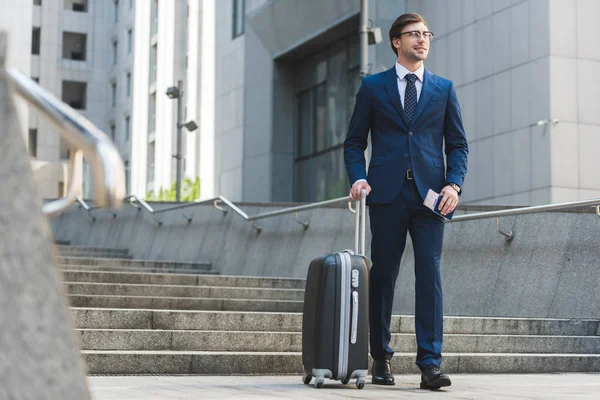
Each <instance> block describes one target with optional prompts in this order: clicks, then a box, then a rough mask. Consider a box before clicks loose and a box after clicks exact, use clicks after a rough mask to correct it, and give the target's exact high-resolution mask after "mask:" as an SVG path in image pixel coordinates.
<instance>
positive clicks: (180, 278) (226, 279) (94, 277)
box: [63, 270, 306, 289]
mask: <svg viewBox="0 0 600 400" xmlns="http://www.w3.org/2000/svg"><path fill="white" fill-rule="evenodd" d="M63 280H64V281H66V282H97V283H137V284H144V285H192V286H228V287H234V286H235V287H262V288H273V289H304V285H305V283H306V281H305V280H304V279H294V278H263V277H251V276H246V277H244V276H228V275H216V276H215V275H205V274H202V275H200V274H162V273H141V272H139V273H138V272H136V273H132V272H90V271H67V270H64V271H63Z"/></svg>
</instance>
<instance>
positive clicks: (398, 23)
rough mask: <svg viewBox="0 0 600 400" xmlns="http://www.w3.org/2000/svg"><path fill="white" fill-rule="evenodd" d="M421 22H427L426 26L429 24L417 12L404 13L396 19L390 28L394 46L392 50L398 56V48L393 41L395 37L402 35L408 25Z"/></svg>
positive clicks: (391, 43)
mask: <svg viewBox="0 0 600 400" xmlns="http://www.w3.org/2000/svg"><path fill="white" fill-rule="evenodd" d="M419 22H422V23H424V24H425V26H427V22H425V19H424V18H423V17H421V16H420V15H419V14H416V13H406V14H402V15H401V16H399V17H398V18H397V19H396V20H395V21H394V23H393V24H392V27H391V28H390V45H391V46H392V50H393V51H394V53H395V54H396V56H397V55H398V50H397V49H396V48H395V47H394V43H393V42H392V41H393V40H394V38H399V37H400V34H401V33H402V30H403V29H404V27H405V26H406V25H410V24H416V23H419Z"/></svg>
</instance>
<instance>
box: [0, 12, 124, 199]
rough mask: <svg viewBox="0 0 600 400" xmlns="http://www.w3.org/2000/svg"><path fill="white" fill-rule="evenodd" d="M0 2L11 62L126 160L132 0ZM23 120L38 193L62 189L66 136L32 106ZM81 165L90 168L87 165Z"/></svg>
mask: <svg viewBox="0 0 600 400" xmlns="http://www.w3.org/2000/svg"><path fill="white" fill-rule="evenodd" d="M15 4H18V5H15ZM0 9H1V10H2V12H1V13H0V14H1V15H2V16H3V21H2V23H1V24H0V28H1V29H4V30H6V31H7V32H8V35H9V43H11V49H10V50H11V51H10V53H11V57H15V59H14V60H13V62H11V64H10V65H12V66H14V67H15V68H17V69H19V70H21V71H22V72H23V73H25V74H27V75H29V76H31V77H32V78H33V79H34V80H36V81H37V82H39V84H40V85H41V86H42V87H43V88H45V89H46V90H48V91H50V92H51V93H53V94H54V95H55V96H57V97H58V98H59V99H61V100H62V101H64V102H65V103H67V104H69V105H70V106H71V107H73V108H74V109H76V110H77V111H79V112H80V113H81V114H83V115H84V116H85V117H86V118H88V119H89V120H90V121H92V122H93V123H94V124H95V125H96V126H98V127H99V128H100V129H102V130H103V131H105V132H106V133H107V134H109V135H110V136H111V137H112V138H113V139H114V141H115V143H117V145H118V146H119V149H120V152H121V154H122V156H123V158H124V161H125V165H126V166H127V165H128V157H129V152H130V150H129V149H130V140H129V137H130V132H131V103H132V97H131V94H132V89H131V88H132V85H131V81H132V73H133V71H132V64H133V15H134V2H133V0H120V1H119V0H110V1H91V0H31V1H29V0H27V1H25V0H23V1H19V2H14V1H13V2H9V1H3V3H2V4H0ZM22 125H23V126H24V127H25V132H24V135H25V138H26V141H27V144H28V148H29V154H30V156H31V157H32V168H33V170H34V177H35V179H36V182H37V183H38V187H39V192H40V195H41V196H42V197H44V198H56V197H59V196H62V195H64V194H65V191H66V189H67V186H68V179H69V178H68V177H69V162H68V159H69V153H70V151H69V148H68V146H67V144H66V142H65V141H63V140H62V139H61V138H60V136H59V134H58V133H57V132H56V130H55V129H54V128H53V127H52V125H51V124H50V123H49V122H48V121H47V120H45V119H44V118H43V117H41V116H38V114H37V112H35V111H29V112H28V115H27V116H26V117H25V118H23V119H22ZM85 173H86V175H88V176H89V173H90V171H89V169H86V171H85ZM86 181H87V180H86ZM85 190H86V191H88V190H89V188H88V187H87V186H86V188H85Z"/></svg>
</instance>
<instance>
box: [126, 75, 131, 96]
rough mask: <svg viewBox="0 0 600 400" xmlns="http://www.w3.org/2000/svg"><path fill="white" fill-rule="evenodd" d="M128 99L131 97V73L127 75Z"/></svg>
mask: <svg viewBox="0 0 600 400" xmlns="http://www.w3.org/2000/svg"><path fill="white" fill-rule="evenodd" d="M127 97H131V72H128V73H127Z"/></svg>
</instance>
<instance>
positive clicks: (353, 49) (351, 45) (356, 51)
mask: <svg viewBox="0 0 600 400" xmlns="http://www.w3.org/2000/svg"><path fill="white" fill-rule="evenodd" d="M348 67H349V68H355V67H356V68H358V69H360V39H359V37H358V36H351V37H349V38H348Z"/></svg>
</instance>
